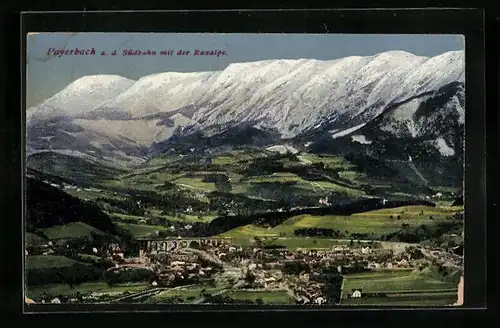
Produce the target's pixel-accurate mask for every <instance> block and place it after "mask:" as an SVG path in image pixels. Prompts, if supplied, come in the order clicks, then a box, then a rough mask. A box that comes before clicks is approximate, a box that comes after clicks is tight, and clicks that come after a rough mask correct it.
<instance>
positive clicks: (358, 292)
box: [351, 290, 361, 298]
mask: <svg viewBox="0 0 500 328" xmlns="http://www.w3.org/2000/svg"><path fill="white" fill-rule="evenodd" d="M351 297H352V298H360V297H361V291H359V290H355V291H353V292H352V295H351Z"/></svg>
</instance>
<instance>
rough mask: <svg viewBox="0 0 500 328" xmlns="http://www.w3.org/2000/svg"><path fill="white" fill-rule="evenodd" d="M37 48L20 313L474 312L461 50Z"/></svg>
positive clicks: (279, 39)
mask: <svg viewBox="0 0 500 328" xmlns="http://www.w3.org/2000/svg"><path fill="white" fill-rule="evenodd" d="M26 51H27V55H26V56H27V63H26V65H27V67H26V79H27V80H26V87H27V88H26V143H25V145H26V187H25V192H26V211H25V213H26V219H25V224H24V228H25V235H24V241H25V259H24V267H25V270H24V271H25V277H24V284H25V289H24V292H25V298H26V303H35V304H40V303H45V304H47V307H48V308H50V306H51V305H52V304H61V303H62V304H66V303H77V304H79V303H86V304H111V303H134V304H186V305H189V304H200V305H202V304H203V305H205V304H206V305H207V306H210V305H214V304H216V305H221V304H222V305H223V304H233V305H234V304H247V305H256V306H257V305H264V306H265V305H269V304H275V305H286V304H296V305H297V304H298V305H304V306H307V305H311V306H325V305H338V306H349V307H355V306H360V305H365V306H373V307H384V306H407V307H415V306H432V307H441V306H443V307H445V306H456V305H461V304H462V302H463V300H462V298H463V295H462V293H463V284H464V279H463V247H464V202H463V192H464V190H463V189H464V188H463V186H464V164H463V163H464V124H465V123H464V116H465V77H464V75H465V56H464V38H463V36H461V35H418V34H412V35H410V34H408V35H388V34H386V35H377V34H369V35H368V34H366V35H362V34H252V33H247V34H210V33H109V32H107V33H93V32H92V33H90V32H81V33H29V34H28V36H27V49H26ZM465 283H466V282H465Z"/></svg>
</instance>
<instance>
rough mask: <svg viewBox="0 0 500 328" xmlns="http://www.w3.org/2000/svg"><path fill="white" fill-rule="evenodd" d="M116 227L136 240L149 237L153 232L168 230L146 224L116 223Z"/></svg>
mask: <svg viewBox="0 0 500 328" xmlns="http://www.w3.org/2000/svg"><path fill="white" fill-rule="evenodd" d="M118 225H119V226H121V227H122V228H124V229H125V230H128V231H129V232H130V233H131V234H132V235H134V237H136V238H137V237H146V236H149V235H150V234H151V233H153V232H154V231H159V230H167V229H168V228H167V227H163V226H151V225H146V224H131V223H118Z"/></svg>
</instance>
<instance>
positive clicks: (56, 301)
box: [50, 297, 61, 304]
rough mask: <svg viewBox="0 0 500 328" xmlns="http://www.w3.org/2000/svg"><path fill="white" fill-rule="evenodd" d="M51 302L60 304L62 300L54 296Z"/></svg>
mask: <svg viewBox="0 0 500 328" xmlns="http://www.w3.org/2000/svg"><path fill="white" fill-rule="evenodd" d="M50 303H52V304H60V303H61V300H60V299H59V298H57V297H56V298H54V299H53V300H52V301H50Z"/></svg>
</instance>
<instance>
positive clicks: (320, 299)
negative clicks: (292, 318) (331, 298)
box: [314, 297, 326, 305]
mask: <svg viewBox="0 0 500 328" xmlns="http://www.w3.org/2000/svg"><path fill="white" fill-rule="evenodd" d="M325 301H326V300H325V299H324V298H323V297H318V298H317V299H315V300H314V303H316V304H318V305H321V304H323V303H325Z"/></svg>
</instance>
